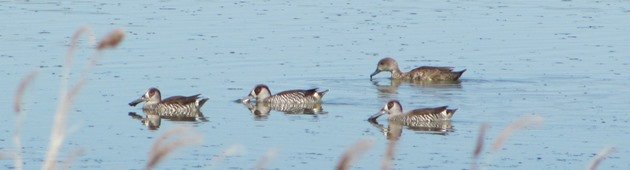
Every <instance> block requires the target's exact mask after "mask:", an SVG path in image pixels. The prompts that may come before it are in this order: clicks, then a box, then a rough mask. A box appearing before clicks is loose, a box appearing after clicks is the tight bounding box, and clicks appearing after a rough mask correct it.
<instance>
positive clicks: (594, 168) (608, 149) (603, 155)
mask: <svg viewBox="0 0 630 170" xmlns="http://www.w3.org/2000/svg"><path fill="white" fill-rule="evenodd" d="M616 150H617V149H615V147H606V148H604V149H602V151H599V153H598V154H597V155H596V156H595V158H593V161H591V165H590V166H588V170H597V167H598V166H599V164H600V163H602V161H604V159H606V158H607V157H608V156H609V155H610V154H612V153H614V152H615V151H616Z"/></svg>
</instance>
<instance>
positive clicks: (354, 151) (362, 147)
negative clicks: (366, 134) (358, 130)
mask: <svg viewBox="0 0 630 170" xmlns="http://www.w3.org/2000/svg"><path fill="white" fill-rule="evenodd" d="M372 144H373V142H372V141H371V140H367V139H365V140H360V141H359V142H357V143H356V144H354V145H352V147H350V149H348V150H347V151H346V152H345V153H344V154H343V156H341V159H339V163H337V168H336V169H337V170H347V169H350V166H351V165H352V163H353V162H354V160H356V159H357V157H359V156H360V155H361V154H363V153H364V152H365V151H367V150H368V149H370V148H371V147H372Z"/></svg>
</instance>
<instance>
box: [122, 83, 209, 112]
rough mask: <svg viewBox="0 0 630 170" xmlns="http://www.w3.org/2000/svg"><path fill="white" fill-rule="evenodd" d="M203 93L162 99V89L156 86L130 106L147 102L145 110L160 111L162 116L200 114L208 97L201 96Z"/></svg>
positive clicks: (143, 107)
mask: <svg viewBox="0 0 630 170" xmlns="http://www.w3.org/2000/svg"><path fill="white" fill-rule="evenodd" d="M199 95H201V94H196V95H192V96H171V97H168V98H165V99H162V97H161V93H160V90H158V89H157V88H155V87H151V88H149V89H148V90H147V91H146V92H145V93H144V95H142V96H140V98H138V99H136V100H134V101H132V102H130V103H129V106H132V107H133V106H136V105H138V104H139V103H142V102H145V103H144V106H142V109H143V110H151V111H156V112H157V113H159V115H160V116H172V117H181V116H190V115H187V114H192V116H195V115H200V114H199V113H200V109H201V107H202V106H203V104H205V103H206V101H208V98H202V97H199Z"/></svg>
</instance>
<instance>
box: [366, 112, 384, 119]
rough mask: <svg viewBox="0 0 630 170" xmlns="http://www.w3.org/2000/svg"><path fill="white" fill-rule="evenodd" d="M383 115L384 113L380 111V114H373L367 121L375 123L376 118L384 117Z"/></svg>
mask: <svg viewBox="0 0 630 170" xmlns="http://www.w3.org/2000/svg"><path fill="white" fill-rule="evenodd" d="M384 114H385V111H380V112H378V113H376V114H374V115H372V116H370V118H368V121H370V122H376V119H377V118H378V117H380V116H382V115H384Z"/></svg>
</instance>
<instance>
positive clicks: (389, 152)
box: [381, 140, 396, 170]
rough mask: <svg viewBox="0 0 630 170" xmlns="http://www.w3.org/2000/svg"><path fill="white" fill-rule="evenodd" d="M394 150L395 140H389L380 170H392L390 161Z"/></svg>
mask: <svg viewBox="0 0 630 170" xmlns="http://www.w3.org/2000/svg"><path fill="white" fill-rule="evenodd" d="M395 148H396V140H389V143H388V144H387V150H385V155H384V156H383V162H382V164H381V169H382V170H389V169H392V161H393V160H394V149H395Z"/></svg>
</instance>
